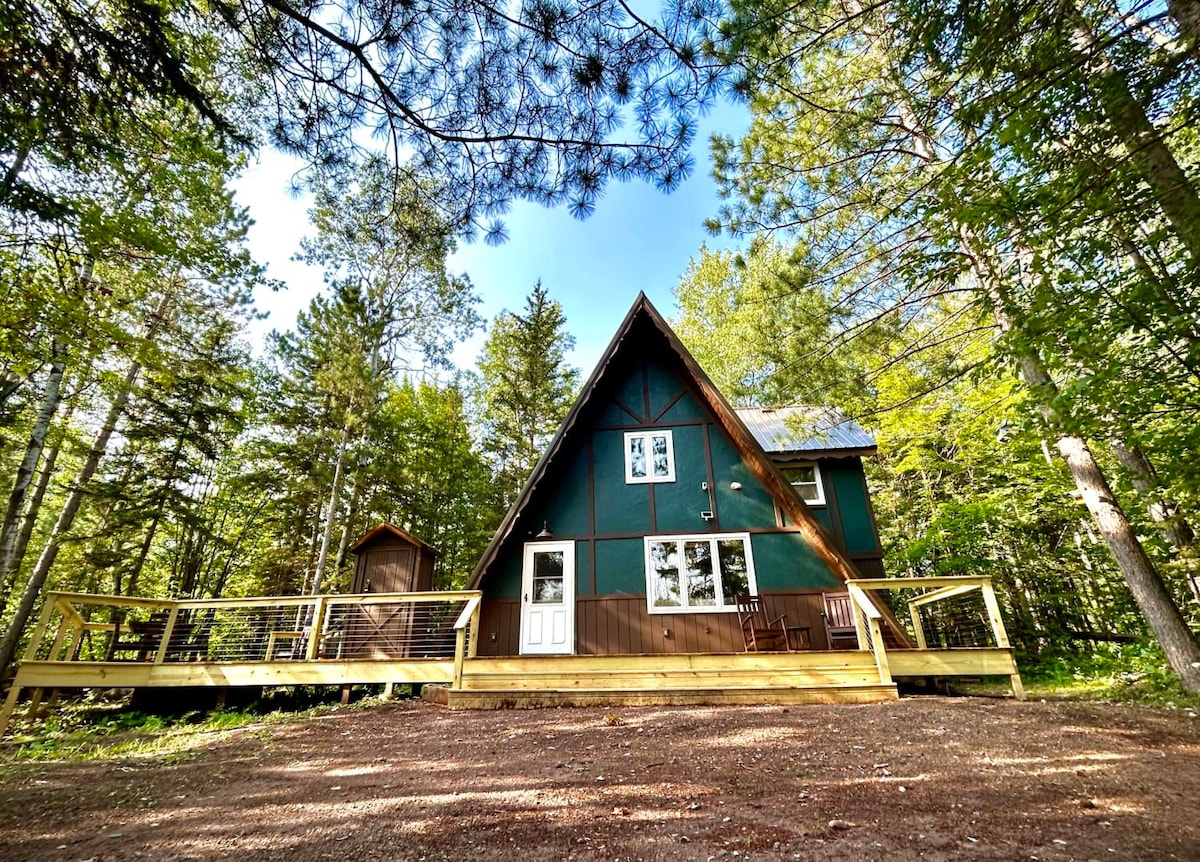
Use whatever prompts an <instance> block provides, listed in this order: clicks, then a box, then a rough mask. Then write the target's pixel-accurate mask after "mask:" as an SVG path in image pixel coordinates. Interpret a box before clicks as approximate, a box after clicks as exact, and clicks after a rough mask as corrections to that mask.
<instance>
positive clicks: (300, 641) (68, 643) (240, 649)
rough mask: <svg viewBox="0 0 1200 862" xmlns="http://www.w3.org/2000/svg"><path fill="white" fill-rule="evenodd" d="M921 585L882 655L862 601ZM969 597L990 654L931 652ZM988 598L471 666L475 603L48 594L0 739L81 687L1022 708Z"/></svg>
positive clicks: (558, 701)
mask: <svg viewBox="0 0 1200 862" xmlns="http://www.w3.org/2000/svg"><path fill="white" fill-rule="evenodd" d="M926 581H930V583H925V582H926ZM921 588H927V589H932V590H933V591H932V592H925V593H922V594H921V595H918V596H917V597H916V598H913V599H909V600H908V603H909V606H910V610H912V612H913V623H914V626H915V627H916V632H917V641H918V642H919V643H920V644H921V646H922V648H918V649H896V648H895V647H888V646H887V645H886V643H885V639H884V637H883V634H882V630H881V626H880V620H881V618H882V617H881V613H880V611H879V609H878V607H877V606H876V603H875V602H873V601H872V600H870V599H868V598H867V596H866V591H867V590H872V589H874V590H882V589H892V590H895V589H906V590H913V589H921ZM975 591H977V593H976V595H977V597H978V596H981V597H982V602H983V604H982V605H980V607H982V608H984V610H983V611H981V613H986V617H987V624H988V626H990V628H991V630H992V633H993V637H992V638H991V643H989V644H987V645H983V646H978V647H967V648H961V647H960V648H953V649H945V648H941V649H939V648H929V647H928V646H927V638H926V632H925V631H924V630H923V628H922V624H921V618H920V616H919V612H920V609H921V608H922V607H924V606H925V605H927V604H929V603H931V602H932V601H935V600H936V599H937V598H938V597H939V596H962V595H964V594H967V593H975ZM990 591H991V585H990V583H987V582H986V579H981V578H970V579H947V578H935V579H914V580H911V581H900V580H895V581H860V582H857V583H856V582H851V585H850V595H851V597H852V598H853V600H854V605H855V609H856V613H855V627H856V634H857V638H858V646H859V648H858V649H849V650H821V651H818V650H806V651H800V652H779V653H744V652H742V653H717V654H713V653H667V654H662V653H660V654H653V655H604V656H589V655H563V656H513V657H507V658H505V657H480V656H477V654H476V646H477V640H478V633H479V615H480V598H481V596H480V594H479V593H477V592H457V593H390V594H371V595H353V596H307V597H297V596H287V597H275V598H253V599H222V600H214V601H209V602H204V601H187V602H183V601H176V602H172V601H167V600H154V599H125V598H121V597H113V596H90V595H83V594H72V593H52V594H51V595H50V596H49V598H48V600H47V602H46V605H45V608H44V609H43V611H42V615H41V617H40V619H39V621H38V625H37V628H36V629H35V631H34V635H33V638H32V640H31V643H30V646H29V648H28V650H27V651H26V654H25V658H24V660H23V661H22V662H21V665H20V667H19V669H18V671H17V676H16V679H15V680H14V683H13V686H12V688H11V689H10V691H9V693H8V697H7V698H6V700H5V702H4V705H3V707H2V708H0V734H3V733H4V731H5V729H6V728H7V725H8V721H9V719H10V717H11V716H12V714H13V711H14V710H15V708H16V705H17V702H18V700H19V698H20V696H21V693H22V692H23V691H26V690H32V691H33V702H34V706H33V708H32V709H31V712H32V711H33V710H35V709H36V707H37V705H38V704H39V703H40V700H41V693H42V692H43V691H45V690H56V689H81V688H117V689H129V688H155V687H182V686H197V687H213V688H224V687H242V686H286V685H351V684H358V683H384V684H387V683H407V684H414V685H418V684H419V685H431V687H430V688H429V689H428V690H427V692H426V696H427V697H428V698H429V699H431V700H433V701H434V702H436V703H441V704H444V705H446V706H449V707H452V708H482V709H486V708H499V707H534V706H563V705H581V706H582V705H609V704H612V705H634V704H722V703H738V704H751V703H762V704H767V703H836V702H854V703H862V702H869V701H878V700H890V699H895V698H896V697H897V689H896V684H895V678H897V677H900V678H904V677H946V676H971V677H977V676H1008V677H1010V678H1011V680H1012V685H1013V693H1014V694H1015V695H1016V696H1017V697H1023V695H1024V693H1023V690H1022V689H1021V684H1020V676H1019V675H1018V672H1017V667H1016V664H1015V662H1014V660H1013V653H1012V650H1011V649H1010V648H1009V644H1008V640H1007V636H1006V635H1005V633H1004V629H1003V623H1002V622H1001V621H1000V617H999V612H998V609H997V608H996V606H995V599H994V596H992V595H990ZM929 596H933V597H934V598H933V599H930V598H927V597H929ZM138 614H141V617H140V618H136V619H135V617H136V616H137V615H138ZM133 635H136V638H133V639H130V638H132V637H133ZM122 656H128V658H125V659H124V660H122Z"/></svg>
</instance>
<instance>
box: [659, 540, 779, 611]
mask: <svg viewBox="0 0 1200 862" xmlns="http://www.w3.org/2000/svg"><path fill="white" fill-rule="evenodd" d="M757 593H758V587H757V585H756V584H755V581H754V560H753V559H752V557H751V554H750V535H749V534H748V533H725V534H716V535H708V536H647V537H646V599H647V604H648V605H649V608H650V613H652V614H653V613H659V614H666V613H672V614H674V613H688V612H691V613H700V612H708V611H736V610H737V597H738V596H747V595H756V594H757Z"/></svg>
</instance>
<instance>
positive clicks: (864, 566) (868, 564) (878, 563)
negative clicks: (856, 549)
mask: <svg viewBox="0 0 1200 862" xmlns="http://www.w3.org/2000/svg"><path fill="white" fill-rule="evenodd" d="M851 560H852V561H853V562H854V568H856V569H858V570H859V572H861V573H862V576H863V577H864V578H882V577H884V574H883V560H881V559H879V558H878V557H851Z"/></svg>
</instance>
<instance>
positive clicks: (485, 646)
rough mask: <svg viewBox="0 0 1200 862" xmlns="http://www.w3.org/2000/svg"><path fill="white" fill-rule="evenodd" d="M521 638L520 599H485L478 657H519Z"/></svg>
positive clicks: (480, 614) (481, 606) (481, 616)
mask: <svg viewBox="0 0 1200 862" xmlns="http://www.w3.org/2000/svg"><path fill="white" fill-rule="evenodd" d="M576 625H578V623H576ZM520 637H521V601H520V599H485V600H484V601H483V602H482V603H481V605H480V608H479V646H478V648H477V650H476V652H477V654H478V655H488V656H492V655H519V654H520V651H521V650H520Z"/></svg>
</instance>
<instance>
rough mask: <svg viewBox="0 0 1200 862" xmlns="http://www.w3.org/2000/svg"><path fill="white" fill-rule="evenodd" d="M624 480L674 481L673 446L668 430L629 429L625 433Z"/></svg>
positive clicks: (631, 481)
mask: <svg viewBox="0 0 1200 862" xmlns="http://www.w3.org/2000/svg"><path fill="white" fill-rule="evenodd" d="M625 481H626V483H633V482H674V481H675V447H674V446H673V445H672V443H671V432H670V431H629V432H627V433H626V434H625Z"/></svg>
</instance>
